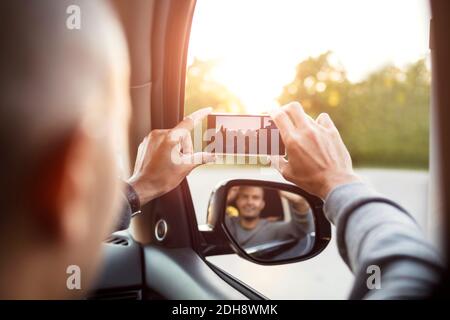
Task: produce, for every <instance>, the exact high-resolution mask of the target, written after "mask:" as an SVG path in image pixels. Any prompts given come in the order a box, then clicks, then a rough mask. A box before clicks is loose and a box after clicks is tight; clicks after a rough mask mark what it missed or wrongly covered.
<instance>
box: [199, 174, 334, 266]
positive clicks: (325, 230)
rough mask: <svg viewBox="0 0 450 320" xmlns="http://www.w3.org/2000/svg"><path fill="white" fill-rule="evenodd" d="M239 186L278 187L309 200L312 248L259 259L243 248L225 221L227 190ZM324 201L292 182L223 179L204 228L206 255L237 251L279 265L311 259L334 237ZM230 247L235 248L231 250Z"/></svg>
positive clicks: (252, 258)
mask: <svg viewBox="0 0 450 320" xmlns="http://www.w3.org/2000/svg"><path fill="white" fill-rule="evenodd" d="M240 186H248V187H259V188H265V189H266V188H267V189H275V190H278V191H284V192H288V193H292V194H294V195H298V196H300V197H302V198H303V199H304V200H306V201H307V203H308V204H309V207H310V209H311V212H312V215H313V218H314V219H313V220H314V233H313V234H314V243H313V245H312V247H311V249H310V250H308V252H307V253H305V254H303V255H298V256H293V257H290V258H285V259H278V260H273V261H270V260H267V259H266V260H264V259H260V258H258V256H257V255H256V256H255V255H254V254H253V255H252V254H250V252H249V250H246V249H244V248H243V246H241V245H240V244H239V243H238V241H237V240H236V239H235V238H234V237H233V236H232V234H231V232H230V231H229V228H228V227H227V222H226V219H227V214H226V209H227V205H228V204H227V196H228V192H229V191H230V189H231V188H233V187H240ZM323 204H324V203H323V201H322V200H321V199H320V198H318V197H316V196H313V195H311V194H309V193H307V192H306V191H304V190H302V189H301V188H299V187H297V186H295V185H293V184H287V183H280V182H273V181H263V180H253V179H236V180H228V181H225V182H222V183H220V184H219V185H218V186H217V187H216V188H215V189H214V190H213V192H212V193H211V196H210V200H209V204H208V215H207V226H206V228H204V229H203V231H202V234H203V235H204V239H205V241H206V243H207V246H206V249H205V250H204V254H205V255H217V254H230V253H237V254H238V255H239V256H241V257H242V258H244V259H246V260H249V261H252V262H254V263H257V264H261V265H280V264H287V263H293V262H298V261H304V260H308V259H310V258H312V257H314V256H316V255H317V254H319V253H320V252H321V251H322V250H324V249H325V247H326V246H327V245H328V243H329V241H330V240H331V224H330V222H329V221H328V220H327V219H326V217H325V215H324V213H323ZM230 248H231V249H232V250H230Z"/></svg>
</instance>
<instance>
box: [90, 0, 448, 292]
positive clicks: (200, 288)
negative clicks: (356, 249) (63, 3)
mask: <svg viewBox="0 0 450 320" xmlns="http://www.w3.org/2000/svg"><path fill="white" fill-rule="evenodd" d="M111 3H112V4H113V6H114V7H115V8H116V10H117V12H118V15H119V17H120V19H121V21H122V24H123V27H124V30H125V33H126V36H127V40H128V46H129V52H130V61H131V68H132V69H131V70H132V71H131V88H130V95H131V99H132V110H133V112H132V120H131V126H130V132H129V137H130V138H129V146H130V150H129V160H130V163H133V161H134V157H135V154H136V150H137V147H138V145H139V143H140V141H141V140H142V139H143V138H144V137H145V136H146V135H147V134H148V132H150V131H151V130H153V129H163V128H172V127H174V126H175V125H176V124H177V123H178V122H179V121H180V120H181V119H183V116H184V94H185V78H186V64H187V51H188V45H189V35H190V29H191V24H192V19H193V14H194V11H195V5H196V1H195V0H164V1H162V0H133V1H125V0H111ZM431 8H432V16H433V17H432V22H431V31H430V32H431V33H430V34H431V37H430V38H431V43H430V46H431V52H432V61H433V63H432V75H433V79H432V82H433V92H432V96H433V99H432V100H433V102H432V107H431V114H432V126H434V128H437V129H435V130H436V131H435V133H434V134H432V138H431V139H432V142H433V143H435V141H439V142H440V143H441V148H440V149H439V152H438V157H436V158H433V159H432V161H431V164H432V165H433V166H437V165H438V167H440V168H441V169H440V170H439V173H438V177H439V178H440V179H438V186H439V190H440V193H439V194H440V199H439V200H440V208H441V212H442V213H448V212H450V197H446V194H447V192H448V190H450V166H449V164H450V148H446V147H447V146H448V144H449V143H450V142H449V140H448V139H446V137H449V136H450V126H449V125H448V122H449V121H450V110H449V106H450V91H449V90H448V83H449V75H450V59H449V57H450V46H449V41H448V30H450V16H449V13H450V4H449V2H448V1H445V0H434V1H431ZM433 140H435V141H433ZM435 144H436V143H435ZM261 179H262V180H264V178H263V177H262V178H261ZM279 188H284V187H282V186H279ZM219 189H220V188H219ZM205 192H213V195H214V197H216V198H218V197H220V196H221V195H222V198H224V196H223V192H225V191H224V190H222V191H221V190H216V191H215V194H214V191H213V190H207V191H205ZM294 192H297V193H299V192H302V191H294ZM273 196H274V195H267V197H273ZM306 197H308V195H306ZM311 199H312V200H311V201H312V203H313V204H314V210H317V212H316V213H315V214H316V216H315V218H316V220H317V222H316V223H318V224H319V225H320V228H319V229H320V230H319V231H316V238H317V239H318V240H317V243H316V245H315V247H314V250H313V252H311V253H310V254H308V255H307V256H302V257H297V258H296V259H290V260H289V259H288V260H283V261H281V262H277V264H279V263H291V262H297V261H302V260H304V259H309V258H313V257H314V256H315V255H317V254H320V252H321V251H322V250H323V249H324V248H325V247H326V246H327V244H328V242H329V241H330V239H331V232H330V224H329V223H328V221H326V219H325V218H324V216H323V212H321V211H322V209H321V206H322V205H323V203H321V202H320V201H319V200H320V199H314V198H311ZM194 200H195V199H192V197H191V193H190V190H189V185H188V183H187V181H186V180H185V181H183V182H182V183H181V185H180V186H179V187H177V188H176V189H175V190H173V191H171V192H169V193H168V194H166V195H164V196H162V197H160V198H158V199H155V200H154V201H152V202H151V203H149V204H148V205H146V206H145V207H144V208H143V210H142V211H143V212H142V214H140V215H138V216H136V217H134V218H133V220H132V224H131V227H130V229H129V230H127V231H122V232H117V233H114V234H112V235H111V236H110V237H109V238H108V239H106V240H105V243H104V260H103V263H102V268H101V272H100V273H99V276H98V278H97V280H96V282H95V285H94V286H93V289H92V290H91V292H90V294H89V297H88V299H93V300H109V299H120V300H141V299H150V300H151V299H181V300H183V299H225V300H228V299H239V300H241V299H251V300H265V299H267V297H265V296H264V295H263V294H261V293H259V292H258V291H256V290H255V289H253V288H252V287H250V286H249V285H247V284H246V283H244V282H243V281H241V280H239V279H238V278H236V277H235V276H233V275H231V274H229V273H228V272H226V271H224V270H223V269H221V268H219V267H218V266H216V265H214V264H212V263H211V262H209V261H208V260H207V259H206V257H207V256H208V255H215V254H225V253H227V254H233V253H237V254H238V255H240V256H242V257H243V258H245V259H247V260H250V261H252V262H254V263H260V264H264V263H261V262H260V261H259V262H258V261H253V260H252V259H250V258H249V257H246V255H245V253H243V252H242V250H241V249H240V248H238V245H236V243H233V242H232V241H231V240H230V239H229V238H228V237H227V236H226V235H225V232H224V231H223V229H221V222H223V221H221V219H223V213H217V216H214V217H213V220H215V221H210V222H211V224H210V227H211V226H212V227H215V230H214V231H212V230H211V229H208V228H205V229H199V226H198V225H199V224H198V221H197V217H196V214H195V211H194V205H193V201H194ZM222 201H223V199H222ZM272 203H273V202H272ZM272 206H280V207H281V203H278V204H275V203H273V204H272ZM215 210H219V209H215ZM272 210H273V208H272ZM269 211H270V210H269V209H266V211H265V212H264V216H265V217H267V216H268V212H269ZM275 211H277V210H275ZM221 216H222V218H221ZM440 219H441V223H442V225H443V226H445V227H444V228H443V229H444V230H450V223H449V222H450V220H449V218H448V214H442V216H441V217H440ZM219 233H220V234H219ZM443 239H445V240H443V243H444V248H446V249H447V252H448V248H450V237H448V233H446V234H444V235H443ZM267 264H268V265H270V263H267ZM447 280H448V279H447ZM443 283H444V282H443ZM446 283H449V282H448V281H447V282H446ZM443 290H444V289H443Z"/></svg>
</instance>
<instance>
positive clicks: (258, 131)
mask: <svg viewBox="0 0 450 320" xmlns="http://www.w3.org/2000/svg"><path fill="white" fill-rule="evenodd" d="M206 136H207V139H206V140H207V141H206V142H207V145H209V147H207V148H208V150H209V152H212V153H217V154H237V155H285V153H286V151H285V146H284V144H283V141H282V140H281V136H280V132H279V130H278V128H277V127H276V125H275V123H274V122H273V120H272V118H270V116H268V115H233V114H210V115H209V116H208V131H207V135H206Z"/></svg>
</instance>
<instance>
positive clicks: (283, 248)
mask: <svg viewBox="0 0 450 320" xmlns="http://www.w3.org/2000/svg"><path fill="white" fill-rule="evenodd" d="M208 225H209V227H210V230H211V231H212V232H211V234H210V236H209V237H208V238H209V239H211V240H213V241H215V242H216V243H219V242H222V244H223V243H225V242H226V244H227V245H228V246H230V245H231V247H232V248H233V250H234V251H235V252H236V253H237V254H239V255H240V256H241V257H243V258H245V259H247V260H250V261H252V262H255V263H258V264H263V265H277V264H285V263H292V262H297V261H303V260H307V259H310V258H312V257H314V256H315V255H317V254H319V253H320V252H321V251H322V250H323V249H325V247H326V246H327V244H328V243H329V241H330V239H331V225H330V223H329V222H328V220H327V219H326V217H325V216H324V214H323V201H322V200H321V199H319V198H317V197H315V196H313V195H311V194H309V193H307V192H306V191H304V190H302V189H300V188H298V187H297V186H294V185H292V184H286V183H279V182H271V181H261V180H247V179H245V180H243V179H239V180H228V181H226V182H224V183H221V184H220V185H219V186H217V187H216V189H215V190H214V191H213V193H212V194H211V197H210V201H209V205H208Z"/></svg>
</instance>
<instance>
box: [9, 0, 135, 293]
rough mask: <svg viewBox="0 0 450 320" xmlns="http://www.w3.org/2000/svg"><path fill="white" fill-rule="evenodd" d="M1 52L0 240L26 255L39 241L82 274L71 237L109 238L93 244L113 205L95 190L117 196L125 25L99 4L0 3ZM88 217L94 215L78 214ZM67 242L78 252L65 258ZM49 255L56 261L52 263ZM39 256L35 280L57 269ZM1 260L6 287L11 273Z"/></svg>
mask: <svg viewBox="0 0 450 320" xmlns="http://www.w3.org/2000/svg"><path fill="white" fill-rule="evenodd" d="M0 43H1V50H0V144H1V147H2V152H1V156H0V170H1V171H0V174H1V179H0V208H1V212H0V232H1V233H2V234H4V233H5V232H7V234H8V235H14V237H15V238H17V239H15V240H16V241H15V242H10V243H9V245H10V246H11V247H14V246H20V249H23V251H25V250H26V249H25V248H27V246H31V245H32V243H31V242H32V241H34V243H33V245H34V246H35V248H34V249H33V250H35V249H36V248H38V246H40V247H39V248H40V250H41V251H42V254H41V256H42V257H43V258H46V259H47V260H49V261H51V260H52V258H54V261H58V259H60V261H64V262H61V263H65V262H67V261H69V260H70V259H72V258H73V263H79V264H80V265H83V263H84V262H85V261H87V259H79V255H78V256H77V254H78V253H80V252H81V249H80V252H78V249H77V247H76V245H74V244H75V243H77V244H81V240H82V239H81V238H75V236H73V234H74V233H76V232H78V234H80V237H81V236H82V235H83V236H84V238H83V239H90V238H91V236H92V234H93V233H94V232H96V231H97V232H98V233H103V234H102V235H100V236H97V237H95V239H96V241H97V240H98V239H100V238H99V237H101V236H104V232H105V229H106V226H105V227H102V226H101V225H97V226H96V225H95V223H94V222H93V221H91V217H93V216H94V214H98V215H101V214H100V213H98V211H101V210H110V211H111V210H112V207H113V206H111V207H107V206H105V204H106V203H107V202H108V201H107V199H108V197H109V202H111V203H112V202H114V201H113V200H112V196H113V195H112V194H109V195H105V194H97V193H95V190H97V189H101V188H102V189H103V190H104V192H105V193H108V192H110V193H112V192H113V191H115V190H118V188H117V186H118V184H117V186H116V184H114V183H112V181H109V180H107V179H108V178H107V176H108V175H112V176H113V175H114V173H115V171H114V170H113V169H112V167H113V166H112V164H111V163H112V160H111V158H113V157H112V152H111V150H110V149H111V145H112V144H113V143H114V142H113V141H112V138H111V133H112V132H114V130H112V129H111V128H112V127H113V125H112V122H114V121H116V120H117V119H116V118H114V117H117V114H118V113H119V112H121V111H118V109H119V108H118V105H121V107H122V108H125V107H128V106H127V96H126V92H127V84H128V82H127V81H128V65H127V63H128V60H127V59H128V58H127V51H126V47H125V41H124V38H123V35H122V31H121V29H120V25H119V23H118V21H117V20H116V17H115V16H114V14H113V12H112V10H111V8H109V6H108V5H107V4H106V3H105V2H104V1H102V0H95V1H93V0H70V1H65V0H39V1H28V0H2V1H0ZM113 114H115V116H113ZM116 131H118V130H116ZM121 133H123V132H121ZM95 139H97V142H95V143H97V145H95V143H94V142H93V141H94V140H95ZM96 146H98V147H96ZM94 162H97V163H95V165H94ZM100 162H103V163H100ZM112 178H116V177H112ZM100 183H103V184H104V185H101V184H100ZM83 187H86V188H84V189H88V190H82V189H83ZM33 195H35V196H36V198H37V199H34V198H33ZM115 206H117V205H115ZM38 211H39V212H38ZM44 211H45V213H42V212H44ZM83 211H89V212H88V213H89V214H90V215H87V214H85V215H83V214H79V212H83ZM98 219H100V218H98ZM106 225H107V226H110V225H111V223H107V224H106ZM96 228H97V230H95V229H96ZM50 229H51V230H50ZM47 231H48V232H47ZM30 233H36V234H33V236H35V238H34V240H31V239H28V238H27V237H30V238H31V235H30V236H29V235H28V234H30ZM3 236H4V235H2V237H3ZM20 237H21V238H20ZM77 237H78V236H77ZM56 238H58V239H57V240H58V241H59V240H61V241H59V242H58V241H54V240H55V239H56ZM92 239H94V238H92ZM92 239H91V240H92ZM13 240H14V239H13ZM64 241H65V244H67V247H69V245H70V246H73V248H75V249H73V252H69V253H68V254H66V253H63V250H62V249H63V246H62V245H61V243H62V242H64ZM84 245H85V248H84V249H83V250H84V252H86V253H87V254H89V252H90V251H91V248H89V247H88V248H86V245H88V243H84ZM88 246H89V245H88ZM50 247H51V252H52V254H53V256H52V255H50V254H49V255H48V256H46V254H47V253H49V252H50V249H49V250H48V251H49V252H47V253H46V252H45V249H47V248H50ZM92 247H95V248H96V247H97V244H95V246H94V244H93V246H92ZM2 249H5V248H2V247H0V250H2ZM66 249H67V248H66ZM11 250H13V249H11ZM93 251H94V249H92V252H93ZM71 253H73V255H72V256H70V254H71ZM5 254H7V252H6V251H5V250H2V252H1V253H0V255H5ZM19 254H20V253H18V255H19ZM32 256H33V255H31V254H28V255H27V254H26V253H24V252H22V253H21V255H20V256H18V257H17V264H19V263H20V261H19V260H20V259H22V260H23V261H22V262H25V261H27V262H28V263H30V262H31V263H33V261H34V262H35V264H36V267H35V269H34V270H35V271H34V272H36V270H38V268H42V270H44V269H45V268H51V265H46V264H45V263H47V262H45V263H44V262H43V261H41V262H42V263H41V265H39V262H37V261H36V260H37V256H34V257H35V258H36V259H35V260H32V258H31V257H32ZM25 257H26V258H25ZM0 260H1V256H0ZM94 260H95V259H94ZM3 261H4V262H0V286H2V285H5V283H4V281H3V280H4V279H8V278H7V276H8V275H5V273H7V272H8V270H13V269H14V268H11V266H6V265H5V264H6V263H7V262H6V260H5V259H4V260H3ZM32 268H33V267H32V266H30V272H33V271H31V270H33V269H32ZM16 270H17V272H20V270H21V267H20V266H19V265H17V267H16ZM22 271H23V270H22ZM65 271H66V270H65V269H61V270H58V271H57V272H56V273H57V275H58V276H59V275H61V276H62V275H63V274H65ZM53 272H55V271H53ZM2 273H3V274H2ZM57 275H56V274H55V279H56V278H57ZM27 276H28V275H27ZM35 276H36V277H39V276H38V275H37V274H36V275H35ZM17 277H20V276H18V275H17ZM25 278H26V279H25ZM2 279H3V280H2ZM9 279H12V280H8V281H13V282H14V280H15V279H13V277H11V275H9ZM2 281H3V282H2ZM23 281H32V282H33V279H31V278H27V277H26V276H25V277H24V280H23ZM43 281H44V280H43ZM35 284H36V286H38V285H39V281H35ZM7 285H13V284H12V283H7ZM18 286H19V285H17V287H18ZM49 287H50V286H49ZM31 291H32V290H31V289H30V290H29V292H30V295H32V294H31ZM53 293H54V292H53ZM1 295H2V293H1V292H0V296H1ZM3 296H5V295H4V293H3ZM12 296H14V294H12ZM17 296H20V293H18V294H17Z"/></svg>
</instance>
